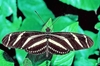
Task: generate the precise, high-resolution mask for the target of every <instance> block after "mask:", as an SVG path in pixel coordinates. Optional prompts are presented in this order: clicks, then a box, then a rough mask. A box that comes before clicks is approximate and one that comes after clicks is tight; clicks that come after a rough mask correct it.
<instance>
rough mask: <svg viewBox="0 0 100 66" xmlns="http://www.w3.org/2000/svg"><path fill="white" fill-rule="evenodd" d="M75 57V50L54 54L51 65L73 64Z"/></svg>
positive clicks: (64, 65) (68, 65)
mask: <svg viewBox="0 0 100 66" xmlns="http://www.w3.org/2000/svg"><path fill="white" fill-rule="evenodd" d="M73 58H74V52H70V53H68V54H65V55H53V58H52V60H51V66H66V65H67V66H71V64H72V61H73Z"/></svg>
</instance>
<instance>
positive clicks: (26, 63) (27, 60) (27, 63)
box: [22, 58, 32, 66]
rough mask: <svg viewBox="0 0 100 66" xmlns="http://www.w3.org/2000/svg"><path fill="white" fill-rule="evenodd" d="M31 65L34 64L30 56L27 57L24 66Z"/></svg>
mask: <svg viewBox="0 0 100 66" xmlns="http://www.w3.org/2000/svg"><path fill="white" fill-rule="evenodd" d="M29 65H30V66H32V62H31V61H30V60H29V59H28V58H25V60H24V62H23V65H22V66H29Z"/></svg>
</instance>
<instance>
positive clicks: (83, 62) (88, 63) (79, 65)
mask: <svg viewBox="0 0 100 66" xmlns="http://www.w3.org/2000/svg"><path fill="white" fill-rule="evenodd" d="M74 66H96V60H93V59H87V58H84V57H81V58H79V59H77V60H76V61H75V62H74Z"/></svg>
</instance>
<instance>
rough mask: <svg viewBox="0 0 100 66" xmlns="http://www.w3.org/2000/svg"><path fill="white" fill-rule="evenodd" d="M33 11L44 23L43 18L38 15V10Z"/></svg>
mask: <svg viewBox="0 0 100 66" xmlns="http://www.w3.org/2000/svg"><path fill="white" fill-rule="evenodd" d="M35 13H36V14H37V15H38V17H39V18H40V19H41V20H42V22H43V23H45V22H44V20H43V19H42V18H41V17H40V15H39V14H38V12H37V11H35Z"/></svg>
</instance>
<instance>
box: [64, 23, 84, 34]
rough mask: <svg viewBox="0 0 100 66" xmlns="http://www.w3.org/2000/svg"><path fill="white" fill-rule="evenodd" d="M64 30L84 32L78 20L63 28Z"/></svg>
mask: <svg viewBox="0 0 100 66" xmlns="http://www.w3.org/2000/svg"><path fill="white" fill-rule="evenodd" d="M62 32H76V33H84V32H83V30H82V29H81V27H80V26H79V23H78V22H75V23H72V24H70V25H69V26H67V27H66V28H64V29H63V30H62Z"/></svg>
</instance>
